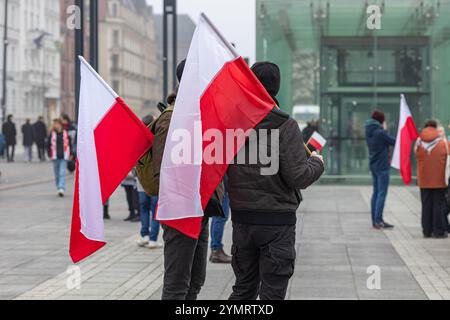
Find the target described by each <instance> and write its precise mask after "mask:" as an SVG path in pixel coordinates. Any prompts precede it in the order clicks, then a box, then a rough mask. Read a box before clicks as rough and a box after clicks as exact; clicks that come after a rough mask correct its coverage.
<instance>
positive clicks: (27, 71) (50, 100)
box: [0, 0, 61, 124]
mask: <svg viewBox="0 0 450 320" xmlns="http://www.w3.org/2000/svg"><path fill="white" fill-rule="evenodd" d="M3 10H4V0H0V26H1V29H0V32H1V35H3V30H4V12H3ZM59 25H60V4H59V0H46V1H37V0H10V1H9V17H8V29H9V31H8V33H9V45H8V65H7V66H8V68H7V102H6V108H7V110H6V113H7V114H13V115H14V116H15V118H16V122H17V124H22V123H23V122H24V121H25V119H26V118H31V119H36V118H37V117H38V116H40V115H43V116H44V117H46V118H47V119H51V118H53V117H56V116H58V115H59V113H60V76H61V75H60V47H61V42H60V28H59ZM0 61H3V50H1V52H0ZM0 68H3V65H1V66H0ZM1 71H2V70H0V81H3V79H1V74H2V72H1ZM0 92H1V91H0Z"/></svg>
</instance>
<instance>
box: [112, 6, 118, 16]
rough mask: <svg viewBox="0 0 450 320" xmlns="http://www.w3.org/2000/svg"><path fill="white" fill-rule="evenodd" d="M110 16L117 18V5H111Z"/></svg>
mask: <svg viewBox="0 0 450 320" xmlns="http://www.w3.org/2000/svg"><path fill="white" fill-rule="evenodd" d="M111 15H112V16H113V17H117V3H113V4H112V5H111Z"/></svg>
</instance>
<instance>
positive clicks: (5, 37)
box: [2, 0, 8, 122]
mask: <svg viewBox="0 0 450 320" xmlns="http://www.w3.org/2000/svg"><path fill="white" fill-rule="evenodd" d="M3 29H4V30H3V91H2V122H5V121H6V75H7V72H6V71H7V70H6V68H7V62H8V0H5V23H4V25H3Z"/></svg>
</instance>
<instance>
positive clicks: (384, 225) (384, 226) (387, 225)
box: [381, 222, 394, 229]
mask: <svg viewBox="0 0 450 320" xmlns="http://www.w3.org/2000/svg"><path fill="white" fill-rule="evenodd" d="M381 228H382V229H394V226H393V225H392V224H389V223H387V222H383V223H381Z"/></svg>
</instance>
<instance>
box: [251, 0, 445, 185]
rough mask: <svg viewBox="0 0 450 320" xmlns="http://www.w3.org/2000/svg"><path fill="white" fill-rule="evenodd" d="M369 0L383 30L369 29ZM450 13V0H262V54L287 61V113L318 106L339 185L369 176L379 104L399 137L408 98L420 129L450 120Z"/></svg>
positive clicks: (283, 64) (283, 97)
mask: <svg viewBox="0 0 450 320" xmlns="http://www.w3.org/2000/svg"><path fill="white" fill-rule="evenodd" d="M369 4H370V5H377V6H378V8H379V10H380V13H381V26H380V27H381V28H380V29H375V30H370V29H369V28H368V27H367V20H368V18H369V16H370V14H368V12H367V11H368V6H369ZM449 17H450V0H421V1H417V0H402V1H396V0H374V1H370V2H367V1H366V0H339V1H337V0H336V1H334V0H277V1H274V0H256V48H257V50H256V52H257V54H256V55H257V60H270V61H273V62H275V63H277V64H278V65H279V66H280V69H281V72H282V88H281V91H280V94H279V96H278V98H279V99H278V100H279V101H280V103H281V107H282V109H284V110H285V111H286V112H289V113H291V112H292V111H293V110H295V112H293V113H294V114H295V116H296V117H298V118H300V119H301V118H303V117H302V115H299V114H298V113H300V111H299V110H306V109H308V108H311V109H314V110H317V109H319V108H320V118H319V119H318V120H319V124H320V126H319V127H320V128H319V131H320V132H321V133H322V134H323V136H324V137H325V138H326V139H327V140H328V141H329V143H328V145H327V146H326V147H325V149H324V156H325V162H326V164H327V171H326V176H327V177H328V178H330V179H331V180H332V181H335V180H337V181H345V182H349V183H367V182H369V181H370V172H369V168H368V167H369V160H368V151H367V148H366V143H365V121H366V120H367V119H368V118H369V117H370V114H371V113H372V111H374V110H375V109H378V110H381V111H383V112H385V113H386V115H387V121H388V130H389V131H390V133H391V134H392V135H395V134H396V132H397V126H398V117H399V115H398V113H399V108H400V95H401V94H404V95H405V97H406V99H407V102H408V104H409V107H410V109H411V112H412V114H413V117H414V120H415V122H416V124H417V126H418V127H419V129H420V127H421V126H422V125H423V124H424V123H425V121H426V120H427V119H428V118H434V119H437V120H439V121H440V122H441V123H442V124H443V125H444V126H445V127H447V126H448V125H449V124H450V90H449V88H450V87H449V85H450V58H449V57H450V19H449ZM447 130H448V131H450V129H447ZM449 133H450V132H449ZM413 165H415V164H413ZM393 172H394V173H396V174H397V175H398V172H397V171H396V170H394V171H393ZM395 179H397V180H398V181H400V179H399V178H398V176H397V178H396V177H394V180H395ZM324 180H325V179H324Z"/></svg>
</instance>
